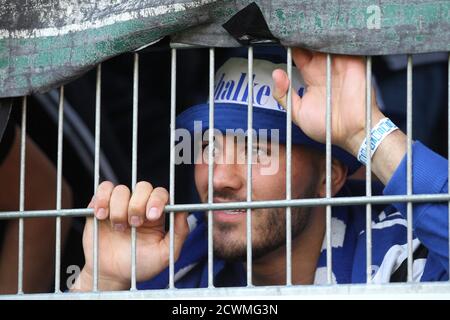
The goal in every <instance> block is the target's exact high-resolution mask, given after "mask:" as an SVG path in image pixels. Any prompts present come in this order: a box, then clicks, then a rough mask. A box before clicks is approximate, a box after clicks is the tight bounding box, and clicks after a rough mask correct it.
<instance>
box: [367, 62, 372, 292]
mask: <svg viewBox="0 0 450 320" xmlns="http://www.w3.org/2000/svg"><path fill="white" fill-rule="evenodd" d="M371 129H372V57H369V56H368V57H366V141H367V143H366V145H367V146H368V147H367V148H366V152H367V153H366V159H367V165H366V196H367V197H370V196H372V156H371V153H372V152H371V148H370V147H369V146H370V145H371V136H370V131H371ZM366 282H367V283H371V282H372V205H371V204H370V203H368V204H366Z"/></svg>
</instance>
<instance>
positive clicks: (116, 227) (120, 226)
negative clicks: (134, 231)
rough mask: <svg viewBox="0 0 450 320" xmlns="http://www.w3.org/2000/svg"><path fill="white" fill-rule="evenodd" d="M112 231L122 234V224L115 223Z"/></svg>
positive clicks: (123, 229)
mask: <svg viewBox="0 0 450 320" xmlns="http://www.w3.org/2000/svg"><path fill="white" fill-rule="evenodd" d="M114 231H118V232H124V231H125V225H124V224H122V223H116V224H115V225H114Z"/></svg>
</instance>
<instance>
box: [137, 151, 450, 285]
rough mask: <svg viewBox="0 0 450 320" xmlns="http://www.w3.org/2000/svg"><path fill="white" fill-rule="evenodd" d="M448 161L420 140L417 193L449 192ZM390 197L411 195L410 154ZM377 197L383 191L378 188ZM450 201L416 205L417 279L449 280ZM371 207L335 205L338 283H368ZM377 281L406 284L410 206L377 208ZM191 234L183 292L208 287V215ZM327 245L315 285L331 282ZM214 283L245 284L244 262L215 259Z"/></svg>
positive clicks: (178, 268) (179, 272)
mask: <svg viewBox="0 0 450 320" xmlns="http://www.w3.org/2000/svg"><path fill="white" fill-rule="evenodd" d="M447 170H448V169H447V160H446V159H444V158H442V157H441V156H439V155H437V154H435V153H434V152H432V151H431V150H429V149H428V148H427V147H425V146H424V145H423V144H421V143H420V142H415V143H414V144H413V193H414V194H425V193H426V194H438V193H448V173H447ZM379 189H380V190H379V191H380V192H379V194H381V191H382V192H383V194H385V195H403V194H406V156H405V158H404V159H403V160H402V162H401V163H400V165H399V167H398V168H397V170H396V171H395V173H394V175H393V176H392V178H391V180H390V181H389V183H388V184H387V186H386V187H385V188H384V190H381V189H382V188H379ZM373 191H374V194H375V193H376V191H377V188H376V187H375V186H374V190H373ZM364 192H365V182H364V181H359V182H354V181H353V182H352V181H349V182H348V183H347V184H346V186H345V187H344V188H343V190H341V192H340V193H339V196H359V195H364ZM447 208H448V207H447V204H446V203H443V202H442V203H418V204H414V205H413V250H414V261H413V280H414V281H417V282H418V281H442V280H448V277H449V261H448V256H449V248H448V237H449V235H448V233H449V231H448V209H447ZM365 212H366V211H365V206H346V207H333V211H332V231H331V232H332V250H333V252H332V255H333V269H332V271H333V282H334V283H365V282H366V233H365V229H366V222H365V221H366V220H365V219H366V218H365V217H366V215H365ZM372 212H373V215H372V263H373V265H372V270H373V274H372V279H373V282H374V283H386V282H396V281H405V280H406V270H407V268H406V263H407V254H408V250H407V238H406V233H407V232H406V230H407V229H406V203H394V204H392V205H390V206H388V207H384V208H383V207H380V206H373V208H372ZM189 223H190V228H191V233H190V235H189V236H188V238H187V240H186V242H185V244H184V246H183V248H182V251H181V254H180V258H179V259H178V261H177V262H176V264H175V286H176V287H177V288H201V287H207V285H208V266H207V259H208V257H207V223H206V220H205V219H204V214H203V213H194V214H192V215H190V217H189ZM168 278H169V275H168V269H166V270H164V271H163V272H162V273H161V274H159V275H158V276H156V277H155V278H153V279H151V280H148V281H146V282H143V283H140V284H139V288H140V289H157V288H166V287H167V285H168ZM326 281H327V277H326V246H325V241H324V245H323V246H322V251H321V255H320V258H319V261H318V265H317V269H316V273H315V280H314V283H315V284H326V283H327V282H326ZM214 284H215V286H217V287H221V286H227V287H231V286H245V285H246V273H245V270H244V267H243V265H242V263H238V262H233V263H230V262H225V261H222V260H219V259H215V260H214Z"/></svg>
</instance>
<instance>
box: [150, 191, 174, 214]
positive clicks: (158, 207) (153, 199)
mask: <svg viewBox="0 0 450 320" xmlns="http://www.w3.org/2000/svg"><path fill="white" fill-rule="evenodd" d="M168 202H169V193H168V192H167V190H166V189H164V188H161V187H158V188H155V189H154V190H153V192H152V194H151V195H150V198H149V200H148V202H147V219H148V220H149V221H156V220H158V219H160V218H161V217H162V215H163V212H164V206H165V205H166V204H167V203H168Z"/></svg>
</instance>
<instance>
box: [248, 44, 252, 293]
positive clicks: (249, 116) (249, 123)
mask: <svg viewBox="0 0 450 320" xmlns="http://www.w3.org/2000/svg"><path fill="white" fill-rule="evenodd" d="M247 137H248V140H247V201H252V161H253V47H248V113H247ZM251 286H253V280H252V210H251V209H250V208H248V209H247V287H251Z"/></svg>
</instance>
